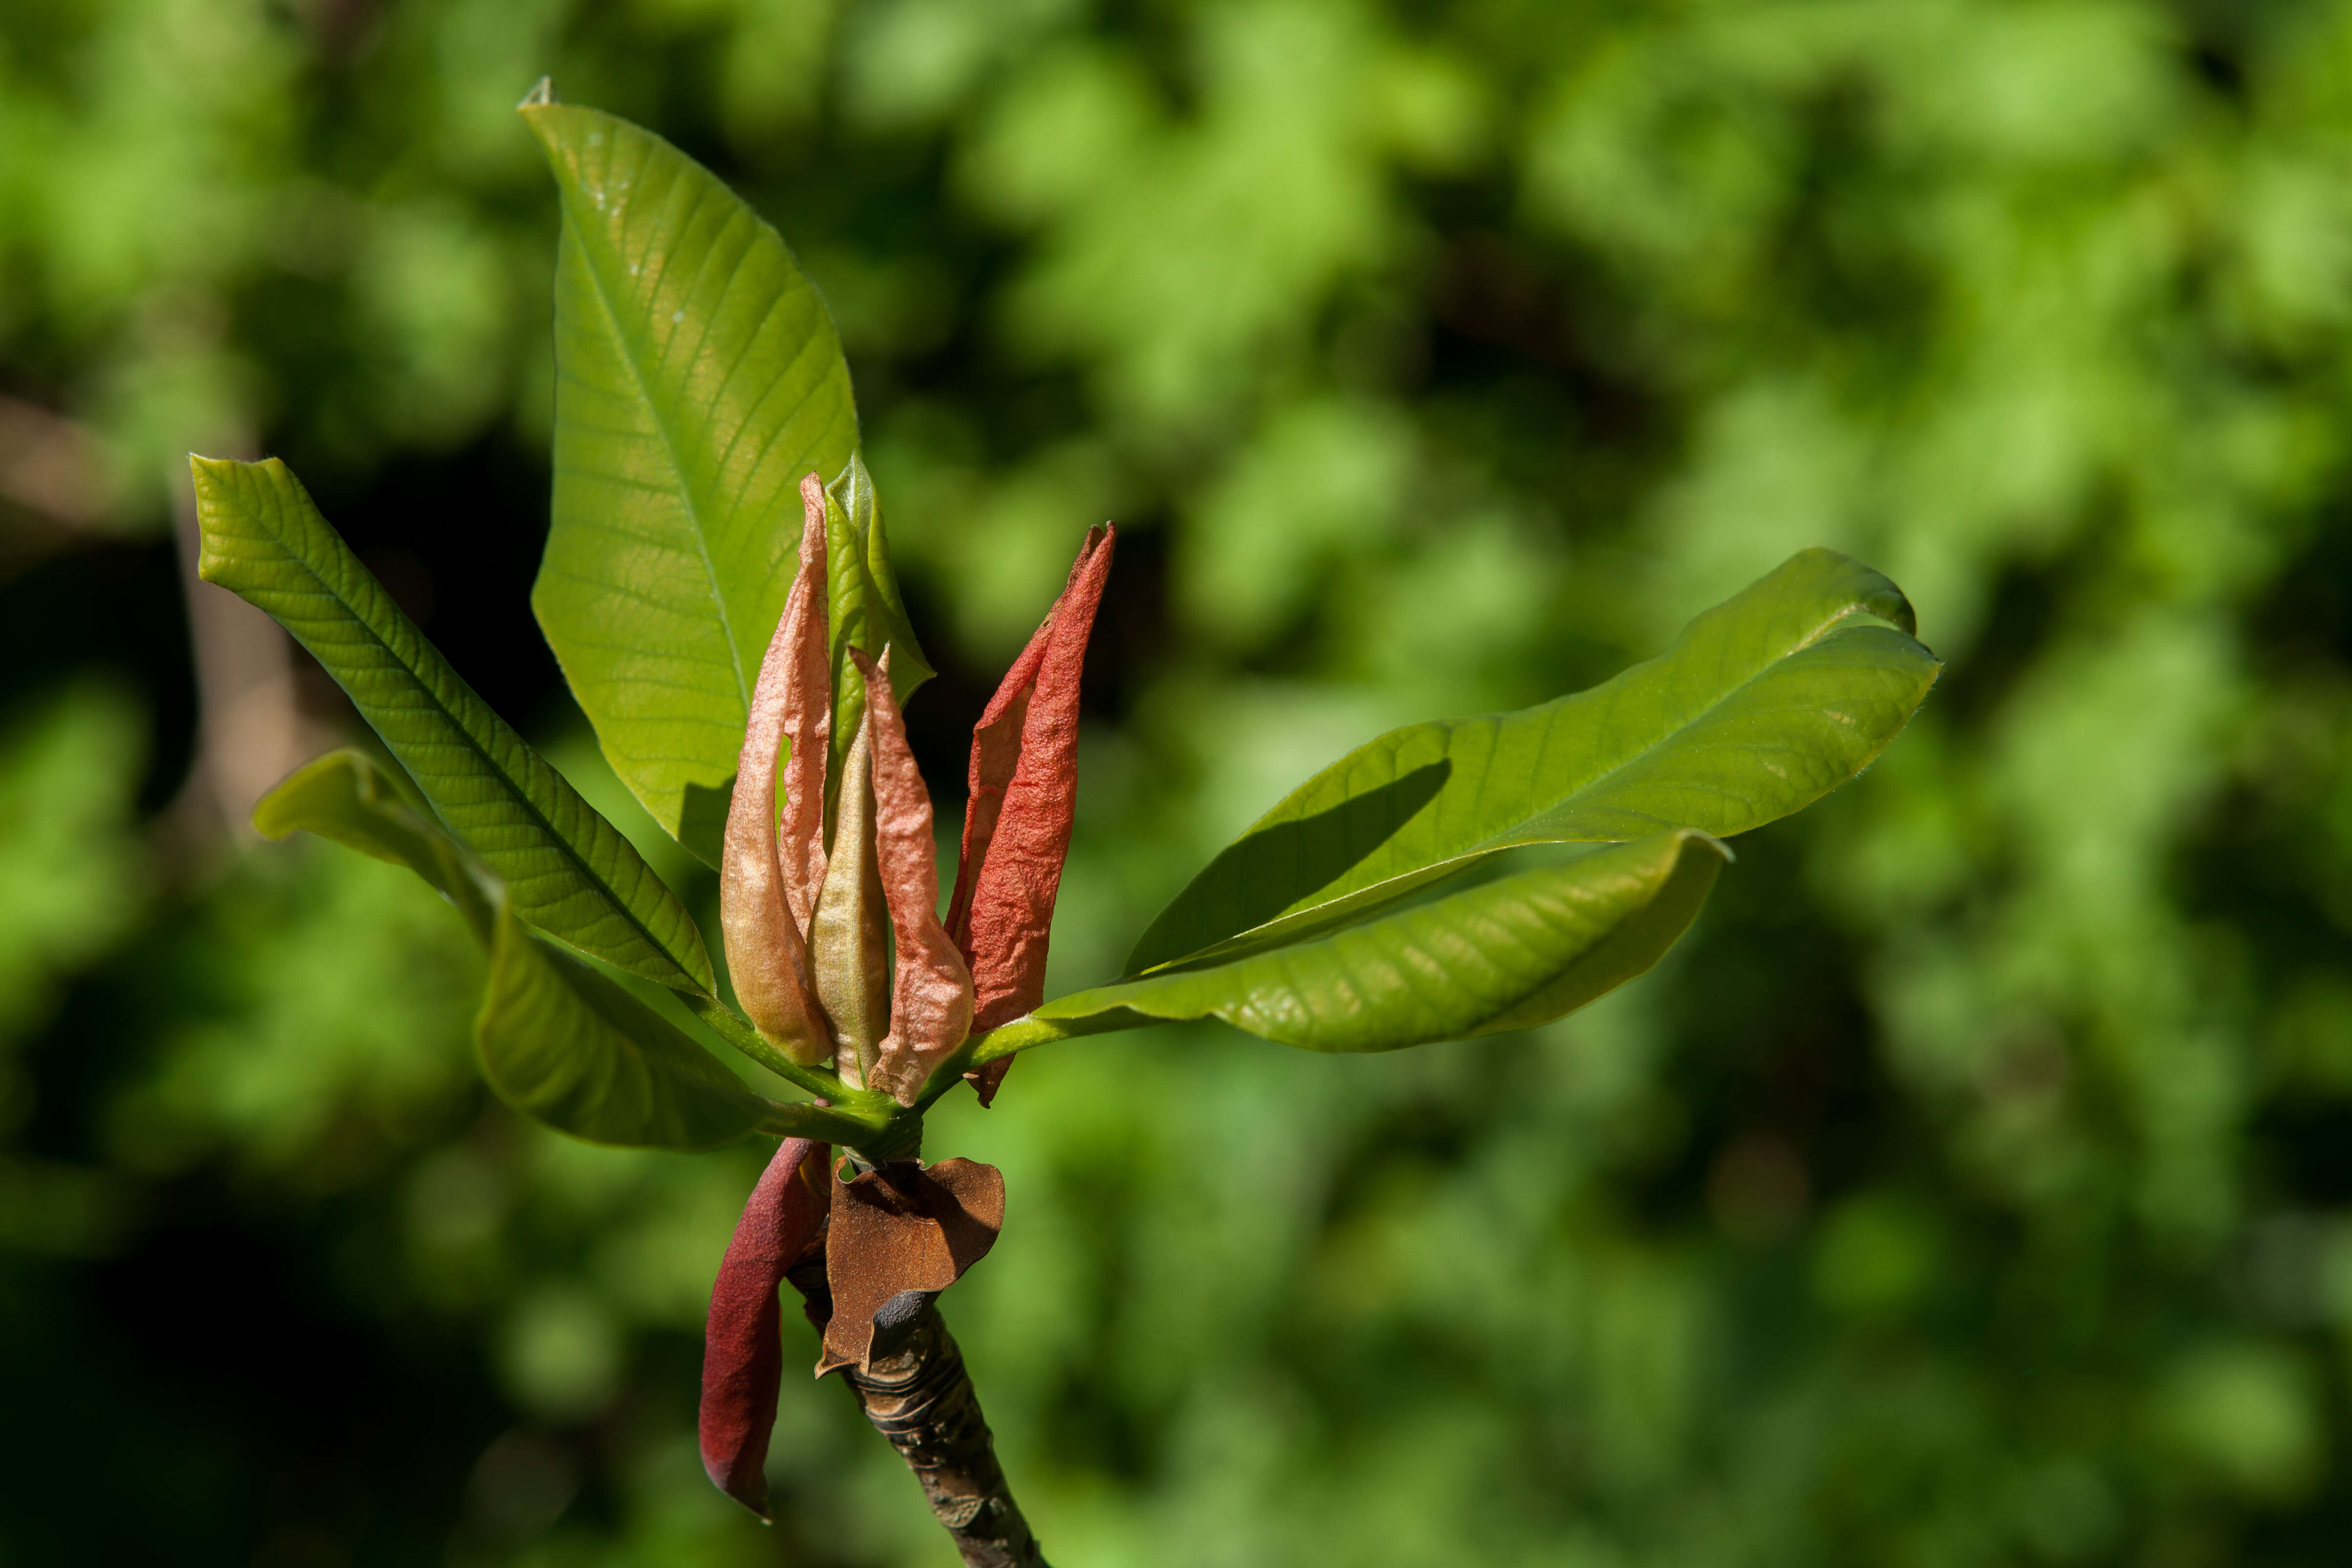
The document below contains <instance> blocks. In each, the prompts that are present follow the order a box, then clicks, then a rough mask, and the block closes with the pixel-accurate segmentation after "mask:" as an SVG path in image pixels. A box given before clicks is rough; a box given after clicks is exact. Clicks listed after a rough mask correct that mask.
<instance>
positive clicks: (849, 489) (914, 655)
mask: <svg viewBox="0 0 2352 1568" xmlns="http://www.w3.org/2000/svg"><path fill="white" fill-rule="evenodd" d="M824 536H825V593H826V599H827V601H828V603H827V610H828V612H829V614H828V622H827V632H826V634H827V638H828V643H829V646H830V647H831V649H832V653H833V762H834V774H835V777H836V778H837V777H838V776H839V773H840V765H841V762H842V759H843V758H845V757H847V756H848V755H849V747H850V743H851V740H852V739H853V737H856V734H857V726H858V723H859V721H860V720H861V719H862V718H864V716H865V714H866V677H865V675H864V674H861V673H860V672H859V670H858V668H857V666H856V663H855V662H854V661H853V660H852V659H851V658H850V653H851V652H852V650H855V651H856V652H858V653H864V654H865V655H866V657H868V658H879V657H881V655H882V650H883V649H884V648H885V647H887V648H889V649H890V650H891V655H890V664H891V668H890V689H891V691H893V692H894V693H896V694H897V695H898V700H899V702H900V703H902V704H903V703H904V702H905V701H906V700H907V698H908V697H909V696H911V695H914V691H915V688H916V687H918V686H919V685H922V684H923V683H924V682H925V681H928V680H929V679H930V678H931V675H932V673H933V672H932V670H931V666H930V664H929V663H928V662H927V661H926V660H925V659H924V658H923V650H922V649H921V647H920V646H919V645H918V644H917V643H916V642H915V629H914V627H913V626H912V625H911V624H910V623H909V622H908V620H907V606H906V603H905V601H903V600H902V599H900V597H899V595H898V572H897V571H896V570H894V569H893V568H892V566H891V565H890V542H889V539H888V538H887V535H886V534H885V532H884V530H883V527H882V512H881V509H880V507H878V506H877V504H876V502H875V497H874V480H873V477H872V476H870V475H868V474H867V473H866V463H865V460H864V459H862V458H860V457H857V456H855V455H853V456H852V457H851V458H850V460H849V465H848V466H847V467H845V469H843V470H842V472H841V475H840V476H839V477H837V478H835V480H834V481H833V483H832V484H830V485H828V486H825V490H824Z"/></svg>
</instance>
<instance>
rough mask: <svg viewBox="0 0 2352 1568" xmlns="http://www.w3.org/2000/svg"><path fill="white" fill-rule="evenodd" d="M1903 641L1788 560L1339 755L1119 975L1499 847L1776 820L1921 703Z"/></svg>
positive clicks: (1902, 615) (1925, 679)
mask: <svg viewBox="0 0 2352 1568" xmlns="http://www.w3.org/2000/svg"><path fill="white" fill-rule="evenodd" d="M1912 631H1913V621H1912V614H1911V606H1910V604H1909V603H1908V602H1907V601H1905V599H1904V597H1903V595H1902V592H1901V591H1899V590H1898V589H1896V588H1895V585H1894V584H1893V583H1891V582H1889V581H1887V580H1886V579H1885V578H1884V577H1881V576H1880V575H1879V574H1878V573H1877V572H1875V571H1873V570H1870V568H1868V567H1866V566H1864V565H1862V564H1861V563H1860V562H1858V561H1854V560H1850V559H1847V558H1846V557H1844V556H1842V555H1839V554H1837V553H1836V552H1835V551H1833V550H1826V549H1810V550H1806V551H1804V552H1802V553H1801V554H1799V555H1797V556H1795V557H1792V558H1791V559H1790V560H1789V561H1787V562H1786V563H1785V564H1783V565H1782V566H1780V568H1779V569H1778V570H1775V571H1773V572H1772V573H1770V574H1769V576H1767V577H1765V578H1763V579H1762V580H1759V581H1758V582H1756V583H1754V584H1753V585H1751V586H1750V587H1748V588H1747V589H1745V590H1743V591H1741V592H1739V593H1738V594H1737V595H1735V596H1734V597H1733V598H1731V599H1730V600H1728V601H1725V602H1724V603H1722V604H1719V605H1717V606H1716V607H1715V608H1714V609H1712V610H1709V611H1707V612H1706V613H1704V614H1702V615H1700V616H1699V617H1697V618H1696V620H1694V621H1692V622H1691V623H1690V624H1689V625H1688V626H1686V627H1685V628H1684V630H1683V632H1682V634H1681V635H1680V636H1679V637H1677V638H1676V639H1675V643H1674V645H1673V646H1672V647H1671V648H1669V649H1667V650H1666V652H1665V653H1662V654H1660V655H1659V656H1658V657H1656V658H1654V659H1652V660H1650V661H1649V662H1648V663H1647V664H1636V665H1634V666H1633V668H1631V669H1629V670H1627V671H1625V672H1624V673H1623V674H1620V675H1618V676H1617V677H1616V678H1615V679H1613V680H1611V681H1608V682H1605V683H1603V684H1602V685H1598V686H1595V687H1593V688H1592V689H1591V690H1590V691H1585V692H1579V693H1576V694H1575V695H1570V696H1564V697H1560V698H1558V699H1556V700H1554V701H1552V702H1549V703H1545V704H1543V705H1542V706H1538V707H1532V708H1527V709H1524V710H1522V711H1520V712H1518V713H1512V714H1502V715H1496V716H1486V717H1482V718H1470V719H1460V720H1453V721H1441V722H1437V723H1431V724H1417V725H1413V726H1412V727H1408V728H1405V729H1400V730H1396V731H1394V732H1392V733H1391V734H1388V735H1384V736H1382V737H1380V738H1379V739H1377V740H1375V741H1373V742H1371V743H1370V745H1367V746H1363V747H1359V748H1358V749H1357V750H1355V751H1354V752H1351V753H1350V754H1349V755H1348V756H1347V757H1345V758H1341V759H1340V760H1339V761H1338V762H1336V763H1334V764H1332V765H1331V766H1330V767H1329V768H1325V769H1324V770H1323V771H1322V772H1321V773H1318V774H1317V775H1316V776H1315V777H1314V778H1313V779H1309V780H1307V783H1305V784H1303V785H1301V786H1300V787H1299V788H1298V789H1296V790H1294V791H1292V792H1291V794H1290V795H1289V797H1288V798H1287V799H1286V800H1283V801H1282V803H1281V804H1279V805H1277V806H1276V807H1275V809H1274V810H1271V811H1269V812H1267V813H1266V814H1265V817H1264V818H1263V819H1261V820H1260V821H1258V823H1257V825H1256V826H1255V827H1253V828H1252V829H1250V831H1248V832H1247V833H1246V834H1244V835H1243V837H1242V838H1241V840H1240V841H1238V842H1236V843H1234V845H1233V846H1232V847H1231V848H1229V849H1227V850H1226V851H1225V852H1223V853H1222V854H1220V855H1219V856H1218V857H1217V858H1216V860H1215V861H1214V862H1211V864H1210V866H1209V867H1208V869H1207V870H1206V871H1203V872H1202V873H1201V874H1200V875H1199V876H1198V877H1195V878H1194V879H1193V881H1192V885H1191V886H1189V887H1187V888H1186V889H1185V890H1184V891H1183V892H1182V893H1181V894H1178V895H1177V897H1176V899H1175V901H1174V902H1173V903H1171V904H1169V906H1168V908H1167V909H1166V910H1165V911H1164V912H1163V913H1162V914H1161V915H1160V918H1159V919H1157V920H1156V921H1154V922H1153V923H1152V925H1151V928H1150V930H1149V931H1147V932H1145V933H1144V935H1143V938H1142V940H1141V941H1140V942H1139V943H1138V944H1137V945H1136V947H1135V951H1134V953H1133V954H1132V955H1131V956H1129V959H1128V972H1129V974H1130V975H1134V974H1144V973H1149V972H1150V971H1151V970H1154V969H1156V968H1158V967H1160V966H1162V965H1166V964H1171V963H1175V962H1177V961H1180V960H1181V961H1185V962H1192V961H1194V960H1198V959H1203V958H1208V957H1213V956H1220V955H1229V954H1235V953H1240V952H1245V951H1250V950H1253V949H1256V948H1260V947H1265V946H1271V945H1273V944H1275V943H1277V942H1280V941H1284V940H1286V939H1288V938H1290V937H1293V936H1298V935H1301V934H1304V933H1306V932H1309V931H1312V930H1315V929H1317V928H1318V927H1321V926H1324V925H1328V924H1330V923H1332V922H1333V921H1335V920H1339V919H1342V918H1346V917H1348V916H1349V915H1354V914H1360V913H1361V912H1363V911H1365V910H1368V909H1372V908H1377V907H1379V906H1380V905H1381V904H1385V903H1388V902H1390V901H1392V900H1394V899H1397V898H1401V897H1403V896H1405V895H1407V894H1411V893H1412V892H1413V891H1414V890H1416V889H1418V888H1420V887H1423V886H1424V885H1426V884H1428V883H1432V882H1433V881H1436V880H1437V879H1439V878H1442V877H1444V876H1447V875H1449V874H1451V873H1454V872H1456V871H1459V870H1461V869H1463V868H1464V867H1466V866H1469V865H1471V864H1473V863H1475V862H1477V861H1479V860H1482V859H1484V858H1486V857H1487V856H1489V855H1494V854H1498V853H1501V852H1504V851H1507V850H1510V849H1513V848H1516V847H1519V846H1524V845H1529V844H1541V843H1575V842H1608V841H1625V840H1632V839H1639V838H1643V837H1646V836H1648V835H1650V834H1652V833H1655V832H1659V831H1664V830H1665V829H1669V828H1677V827H1688V828H1696V829H1698V830H1700V831H1704V832H1707V833H1712V834H1715V835H1716V836H1717V837H1727V836H1729V835H1731V834H1734V833H1741V832H1746V831H1748V829H1750V828H1755V827H1759V826H1761V825H1762V824H1764V823H1766V822H1769V821H1773V820H1774V819H1776V818H1779V817H1783V816H1786V815H1788V814H1789V813H1790V812H1791V811H1794V810H1799V809H1800V808H1801V807H1804V806H1807V805H1810V804H1811V803H1812V802H1813V801H1814V800H1819V799H1820V798H1821V797H1822V796H1823V795H1825V794H1827V793H1828V792H1829V791H1830V790H1832V789H1835V788H1837V787H1838V786H1839V785H1840V784H1843V783H1844V782H1845V781H1846V780H1847V779H1851V778H1853V776H1854V775H1855V774H1856V773H1858V772H1860V771H1861V770H1862V769H1863V768H1864V767H1865V766H1866V765H1867V764H1868V763H1869V762H1870V760H1871V759H1872V758H1874V757H1876V756H1877V755H1878V753H1879V752H1880V751H1881V750H1882V749H1883V748H1884V747H1885V746H1886V744H1887V742H1888V741H1890V740H1892V739H1893V738H1894V737H1895V733H1896V732H1897V731H1899V730H1900V729H1901V728H1902V727H1903V726H1904V724H1905V723H1906V721H1907V720H1908V719H1909V718H1910V716H1911V715H1912V713H1913V712H1914V710H1916V708H1917V707H1918V706H1919V704H1920V702H1921V700H1922V699H1923V698H1925V697H1926V695H1927V688H1928V687H1929V686H1931V685H1934V684H1935V680H1936V674H1937V668H1938V666H1937V662H1936V657H1935V655H1934V654H1932V653H1929V652H1928V651H1927V649H1926V648H1924V647H1921V646H1920V645H1919V643H1917V642H1916V641H1915V640H1914V639H1913V637H1912V635H1911V632H1912Z"/></svg>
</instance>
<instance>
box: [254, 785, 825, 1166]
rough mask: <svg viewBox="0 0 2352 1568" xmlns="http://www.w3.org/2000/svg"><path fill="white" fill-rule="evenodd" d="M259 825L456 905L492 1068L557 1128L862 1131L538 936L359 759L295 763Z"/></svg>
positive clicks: (497, 1079) (588, 1133) (462, 853)
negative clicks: (471, 951) (479, 961)
mask: <svg viewBox="0 0 2352 1568" xmlns="http://www.w3.org/2000/svg"><path fill="white" fill-rule="evenodd" d="M253 821H254V826H255V827H257V828H258V829H259V830H260V831H262V832H263V833H264V834H265V835H267V836H268V837H270V838H273V839H278V838H284V837H285V836H286V835H287V834H289V833H291V832H294V831H297V830H298V829H299V830H304V831H310V832H313V833H317V834H319V835H320V836H321V837H322V838H329V839H332V840H334V841H336V842H338V843H341V844H346V845H348V846H350V847H351V848H352V849H355V850H358V851H360V852H362V853H365V854H371V855H373V856H375V857H376V858H377V859H378V860H384V861H390V862H393V863H394V864H396V865H405V866H408V867H409V868H410V869H412V870H414V871H415V873H417V874H418V875H419V876H422V877H423V878H424V879H425V881H426V882H428V883H432V884H433V885H434V886H435V887H436V888H438V889H439V890H440V891H441V892H442V893H443V894H445V895H446V896H447V897H448V898H449V900H450V902H452V903H453V904H456V905H457V908H458V910H459V912H460V913H461V914H463V915H465V917H466V921H467V925H470V926H472V927H473V929H474V933H475V935H476V936H478V937H479V938H480V940H481V942H482V945H483V946H484V947H485V948H487V949H488V952H489V955H490V983H489V989H488V995H487V996H486V997H485V998H483V1002H482V1008H481V1011H480V1014H479V1015H478V1017H477V1019H475V1042H476V1045H477V1047H478V1051H479V1054H480V1059H481V1064H482V1071H483V1074H484V1076H485V1077H487V1078H488V1080H489V1082H490V1084H491V1086H492V1087H493V1088H495V1089H496V1090H497V1091H498V1092H499V1095H500V1097H502V1098H504V1099H505V1100H507V1101H509V1103H512V1104H513V1105H514V1106H515V1107H516V1108H517V1109H519V1110H520V1111H522V1112H524V1113H527V1114H529V1115H530V1116H533V1117H535V1118H537V1119H538V1120H540V1121H541V1122H544V1123H546V1124H548V1125H550V1126H551V1127H553V1128H555V1129H556V1130H557V1131H559V1132H562V1133H568V1134H571V1135H572V1136H573V1137H576V1138H584V1139H586V1140H588V1141H589V1142H591V1143H599V1144H620V1145H630V1146H633V1147H641V1148H662V1149H704V1148H711V1147H715V1146H716V1145H720V1144H725V1143H730V1142H732V1141H733V1140H735V1139H737V1138H740V1137H742V1136H743V1135H744V1134H748V1133H753V1132H760V1131H766V1132H773V1133H798V1134H804V1135H807V1136H813V1137H823V1138H824V1139H826V1141H828V1142H842V1141H847V1140H852V1139H855V1138H857V1137H861V1136H864V1135H866V1130H865V1129H863V1128H862V1127H859V1126H857V1125H856V1124H852V1123H850V1122H848V1121H846V1120H845V1119H844V1118H840V1117H836V1116H834V1115H832V1114H830V1113H827V1112H825V1111H824V1110H823V1109H822V1108H820V1107H817V1106H813V1105H786V1104H780V1103H776V1102H774V1101H772V1100H768V1099H766V1098H764V1097H762V1096H761V1095H758V1094H755V1093H753V1092H751V1090H749V1089H747V1088H746V1087H745V1086H744V1085H743V1083H742V1082H741V1081H740V1080H739V1079H737V1078H736V1077H735V1075H734V1074H733V1073H731V1072H730V1071H727V1070H726V1068H724V1067H723V1066H721V1065H720V1064H719V1062H718V1061H714V1060H713V1059H712V1058H711V1056H710V1054H709V1052H708V1051H704V1050H703V1049H702V1048H701V1047H700V1046H698V1045H697V1044H696V1043H695V1042H694V1041H693V1040H691V1039H690V1038H688V1036H687V1035H686V1034H685V1033H684V1032H683V1031H681V1030H678V1029H677V1027H676V1026H674V1025H672V1024H671V1023H670V1022H668V1020H667V1019H663V1018H662V1017H661V1016H660V1015H659V1014H658V1013H656V1012H655V1011H653V1010H652V1009H650V1008H647V1007H646V1005H645V1004H644V1003H642V1002H640V1001H638V1000H637V999H636V998H635V997H632V996H630V995H629V994H628V993H627V992H626V991H625V990H623V989H622V988H620V987H618V986H616V985H614V983H613V982H612V981H610V980H608V979H606V978H605V977H604V976H602V975H599V974H597V973H596V972H595V971H593V970H592V969H590V968H588V967H586V966H585V965H583V964H580V963H578V962H576V961H575V960H573V959H572V958H569V957H566V956H563V955H562V954H561V953H558V952H556V951H555V950H553V949H552V948H551V947H550V946H548V945H547V944H545V943H543V942H541V941H540V940H539V939H538V938H536V937H534V936H531V935H530V933H529V932H527V931H526V930H524V928H523V926H522V924H521V922H520V921H519V920H517V919H516V918H515V916H514V914H513V912H512V910H511V908H510V907H509V902H508V898H507V890H506V888H505V887H504V885H503V884H501V883H499V879H498V878H497V876H496V875H494V874H493V873H491V872H490V871H489V869H488V867H487V866H484V865H483V864H482V863H481V862H479V861H478V860H477V859H475V858H474V857H473V856H472V855H471V854H469V853H467V851H466V850H465V849H464V848H463V846H461V845H459V844H458V843H457V841H455V840H453V839H451V838H450V837H449V835H448V834H447V833H446V832H444V831H442V830H441V829H440V827H439V826H438V825H437V824H436V823H434V822H432V821H429V820H428V819H426V818H425V817H424V816H423V815H422V814H420V813H419V812H417V811H415V810H412V809H411V808H410V807H409V806H408V804H407V803H406V802H405V801H404V800H402V799H401V798H400V796H399V794H398V792H397V791H396V790H395V789H394V786H393V783H392V781H391V780H390V779H387V778H386V777H385V776H384V775H383V772H382V771H381V770H380V769H379V768H377V767H376V766H375V764H374V763H373V761H371V760H370V759H369V758H367V757H366V756H365V755H364V754H363V753H361V752H358V751H351V750H343V751H331V752H329V753H328V754H327V755H326V756H324V757H321V758H318V759H317V760H315V761H313V762H310V763H309V764H307V765H305V766H304V767H302V768H299V769H297V770H296V771H295V772H294V773H293V774H292V775H291V776H290V777H289V778H288V779H286V781H285V782H283V783H282V784H279V785H278V787H277V788H276V789H272V790H271V791H270V792H269V793H268V795H266V796H264V797H263V798H262V800H261V803H260V804H259V805H258V806H257V807H256V808H255V809H254V813H253Z"/></svg>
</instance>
